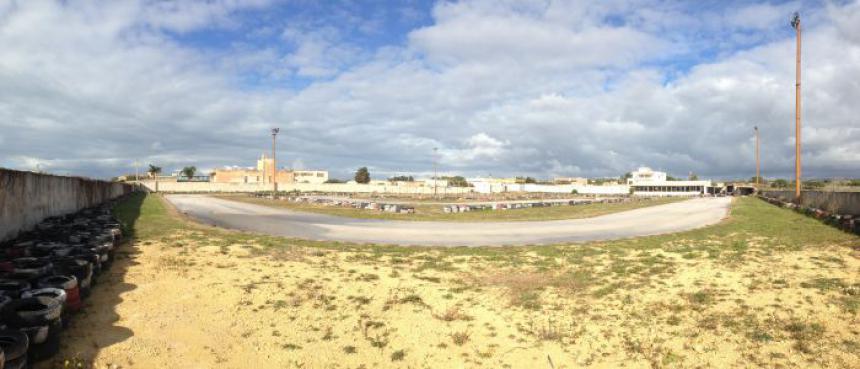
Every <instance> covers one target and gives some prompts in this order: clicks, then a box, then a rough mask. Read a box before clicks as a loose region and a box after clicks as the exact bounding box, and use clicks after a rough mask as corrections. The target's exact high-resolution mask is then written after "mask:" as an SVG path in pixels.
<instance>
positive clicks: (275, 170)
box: [263, 128, 281, 200]
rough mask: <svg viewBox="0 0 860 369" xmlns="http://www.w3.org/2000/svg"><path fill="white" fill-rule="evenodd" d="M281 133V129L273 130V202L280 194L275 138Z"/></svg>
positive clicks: (264, 163)
mask: <svg viewBox="0 0 860 369" xmlns="http://www.w3.org/2000/svg"><path fill="white" fill-rule="evenodd" d="M280 131H281V129H280V128H272V200H274V199H275V196H277V194H278V161H277V158H276V156H275V155H276V153H277V151H276V150H275V138H276V137H277V136H278V132H280ZM263 165H266V162H265V161H263Z"/></svg>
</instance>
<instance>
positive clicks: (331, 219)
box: [166, 195, 731, 246]
mask: <svg viewBox="0 0 860 369" xmlns="http://www.w3.org/2000/svg"><path fill="white" fill-rule="evenodd" d="M166 198H167V199H168V201H170V202H171V203H172V204H174V205H175V206H176V207H177V209H179V210H180V211H181V212H183V213H186V214H188V215H190V216H192V217H194V218H195V219H198V220H200V221H202V222H205V223H208V224H214V225H218V226H220V227H226V228H232V229H240V230H250V231H255V232H262V233H267V234H272V235H279V236H290V237H300V238H306V239H311V240H326V241H347V242H365V243H384V244H400V245H445V246H458V245H466V246H479V245H524V244H550V243H558V242H581V241H595V240H611V239H619V238H628V237H637V236H644V235H655V234H663V233H673V232H679V231H683V230H689V229H694V228H699V227H703V226H706V225H710V224H714V223H717V222H719V221H720V220H721V219H723V218H724V217H725V215H726V213H727V211H728V208H729V204H730V202H731V199H730V198H725V197H723V198H697V199H692V200H688V201H682V202H678V203H670V204H665V205H657V206H650V207H646V208H641V209H636V210H630V211H625V212H619V213H614V214H608V215H603V216H599V217H594V218H587V219H570V220H554V221H534V222H484V223H459V222H458V223H452V222H406V221H390V220H370V219H352V218H346V217H337V216H331V215H323V214H312V213H304V212H297V211H292V210H287V209H283V208H275V207H267V206H261V205H255V204H248V203H243V202H237V201H230V200H225V199H221V198H213V197H209V196H202V195H168V196H166ZM511 211H516V210H511Z"/></svg>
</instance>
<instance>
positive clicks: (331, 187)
mask: <svg viewBox="0 0 860 369" xmlns="http://www.w3.org/2000/svg"><path fill="white" fill-rule="evenodd" d="M141 183H142V184H143V186H144V187H146V188H147V189H149V190H150V191H159V192H262V191H271V190H272V184H270V183H215V182H158V188H157V189H156V184H155V181H142V182H141ZM381 183H382V184H356V183H279V184H278V190H279V191H295V190H298V191H301V192H326V193H338V192H340V193H374V192H376V193H391V194H425V195H431V194H433V186H396V185H392V184H390V183H389V182H385V181H383V182H381ZM574 189H576V190H577V192H578V193H579V194H594V195H627V194H629V193H630V187H629V186H627V185H617V186H577V185H539V184H504V185H503V186H499V187H498V188H496V187H494V188H493V190H494V191H493V192H545V193H570V192H571V191H572V190H574ZM469 192H481V188H479V187H478V186H477V185H476V187H475V188H472V187H441V186H440V187H439V188H438V193H439V194H442V195H444V194H462V193H469Z"/></svg>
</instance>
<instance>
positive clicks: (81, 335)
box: [33, 193, 145, 369]
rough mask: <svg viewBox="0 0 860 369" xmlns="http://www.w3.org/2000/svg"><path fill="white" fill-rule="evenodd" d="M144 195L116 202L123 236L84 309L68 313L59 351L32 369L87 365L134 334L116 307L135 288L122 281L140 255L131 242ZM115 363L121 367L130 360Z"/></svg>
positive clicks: (95, 280)
mask: <svg viewBox="0 0 860 369" xmlns="http://www.w3.org/2000/svg"><path fill="white" fill-rule="evenodd" d="M144 198H145V195H144V194H137V193H136V194H132V195H130V196H129V197H127V198H125V199H122V200H120V202H119V203H117V205H116V207H115V214H116V215H117V217H118V218H119V219H120V221H121V222H122V224H123V235H124V238H123V242H122V243H121V245H120V246H119V247H118V248H117V250H116V253H115V256H114V260H113V263H112V265H111V266H110V268H109V269H107V270H103V271H102V273H101V275H99V276H98V277H97V278H95V279H94V284H93V287H92V293H91V295H90V296H89V298H87V299H86V300H85V301H84V308H83V309H82V310H81V311H80V312H78V313H76V314H74V315H72V317H71V319H70V321H69V325H68V327H67V328H66V330H65V331H64V332H63V333H62V336H61V346H60V351H59V352H58V353H57V355H56V356H54V357H53V358H51V359H48V360H46V361H43V362H40V363H38V364H36V365H34V366H33V368H34V369H53V368H63V369H65V368H90V367H91V363H92V362H93V361H94V359H95V358H96V357H97V356H98V354H99V352H100V351H101V350H102V349H104V348H106V347H109V346H111V345H114V344H117V343H120V342H123V341H125V340H127V339H129V338H130V337H132V336H134V332H133V331H131V330H130V329H128V328H126V327H123V326H122V325H121V324H119V320H120V317H119V314H118V313H117V312H116V308H117V306H118V305H119V304H120V303H121V302H123V301H124V300H123V298H122V296H123V294H124V293H126V292H129V291H132V290H134V289H135V288H137V286H136V285H133V284H129V283H125V276H126V273H127V272H128V270H129V268H131V267H132V266H134V265H137V264H138V263H137V261H135V259H136V258H137V257H138V255H139V254H140V251H139V249H138V248H139V247H140V245H138V244H137V243H136V242H135V240H134V235H135V231H136V229H135V224H136V222H137V220H138V218H139V217H140V213H141V211H140V209H141V206H142V205H143V200H144ZM79 364H80V365H81V366H78V365H79ZM116 364H117V365H119V367H122V366H126V365H129V364H130V363H116Z"/></svg>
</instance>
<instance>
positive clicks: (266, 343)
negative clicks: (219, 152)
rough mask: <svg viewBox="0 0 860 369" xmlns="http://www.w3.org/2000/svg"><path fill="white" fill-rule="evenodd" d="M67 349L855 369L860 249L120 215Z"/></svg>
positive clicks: (756, 229)
mask: <svg viewBox="0 0 860 369" xmlns="http://www.w3.org/2000/svg"><path fill="white" fill-rule="evenodd" d="M119 210H120V212H121V214H122V216H123V218H125V219H127V221H128V222H129V225H130V226H132V227H133V229H134V230H135V237H136V238H137V241H136V242H135V243H134V244H133V245H127V246H125V248H124V249H123V250H124V251H123V252H124V254H122V255H121V259H120V260H118V262H117V265H115V268H114V269H112V271H111V274H110V275H109V276H108V278H105V279H102V280H101V281H100V284H99V286H97V288H96V289H95V292H94V295H93V298H91V299H90V300H89V302H88V304H89V305H90V306H88V307H87V309H85V310H86V311H87V313H86V315H82V316H78V317H76V320H75V321H74V323H73V325H72V327H71V328H70V329H69V330H68V331H67V332H66V334H65V337H64V346H65V347H64V348H63V350H62V352H61V357H60V358H59V359H58V361H57V362H55V363H47V364H44V365H42V366H40V368H50V367H63V365H64V363H63V360H64V359H65V360H69V361H70V363H71V364H75V363H78V362H79V363H81V364H82V367H90V366H92V367H95V368H249V367H250V368H259V369H263V368H379V367H382V368H385V367H389V368H581V367H591V368H619V367H624V368H675V367H678V368H736V367H766V368H857V367H858V363H860V324H858V320H860V240H858V238H857V237H855V236H850V235H847V234H844V233H841V232H839V231H837V230H834V229H831V228H828V227H826V226H824V225H822V224H819V223H818V222H817V221H815V220H812V219H809V218H805V217H802V216H800V215H797V214H795V213H792V212H790V211H787V210H784V209H779V208H776V207H773V206H771V205H769V204H766V203H764V202H762V201H759V200H756V199H752V198H745V199H738V200H737V201H736V203H735V205H734V207H733V210H732V216H731V219H730V220H728V221H726V222H724V223H721V224H719V225H716V226H711V227H708V228H704V229H700V230H695V231H690V232H685V233H681V234H676V235H668V236H655V237H647V238H641V239H636V240H625V241H617V242H609V243H594V244H587V245H572V246H564V245H559V246H545V247H516V248H505V249H500V248H454V249H443V248H430V249H428V248H404V247H386V246H353V245H344V244H333V243H317V242H307V241H299V240H287V239H282V238H276V237H265V236H255V235H248V234H241V233H233V232H226V231H221V230H213V229H210V228H205V227H200V226H196V225H192V224H188V223H185V222H183V221H180V220H179V219H178V218H177V217H176V216H175V215H173V214H171V213H170V212H169V211H167V210H166V209H165V205H164V203H163V202H162V200H160V199H158V198H157V197H149V198H147V199H146V200H145V201H142V199H140V198H138V199H135V200H134V201H131V202H129V203H127V204H125V205H124V206H123V207H122V208H121V209H119Z"/></svg>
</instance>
